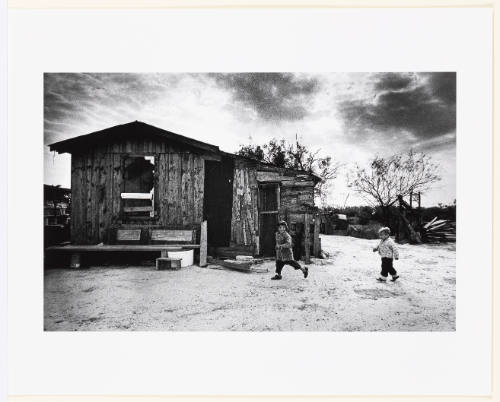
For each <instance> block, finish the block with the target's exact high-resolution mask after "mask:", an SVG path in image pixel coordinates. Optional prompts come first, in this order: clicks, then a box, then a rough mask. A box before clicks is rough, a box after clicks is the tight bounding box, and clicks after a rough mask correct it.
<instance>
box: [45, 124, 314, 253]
mask: <svg viewBox="0 0 500 402" xmlns="http://www.w3.org/2000/svg"><path fill="white" fill-rule="evenodd" d="M49 147H50V150H51V151H56V152H58V153H65V152H67V153H70V154H71V192H72V208H71V242H72V243H73V244H75V245H93V244H99V243H104V244H109V243H113V242H114V241H115V234H116V230H117V229H120V228H127V227H134V228H136V229H137V228H138V229H140V230H141V235H140V239H139V238H138V239H137V240H138V241H141V242H148V241H149V240H150V239H148V238H147V233H150V232H151V229H152V228H158V227H161V228H166V229H176V230H181V229H190V230H192V229H196V228H199V227H200V224H201V223H202V222H203V221H207V237H208V250H209V253H210V254H213V255H215V254H222V255H223V254H224V253H226V254H227V253H229V254H231V253H233V254H247V255H263V256H272V255H274V246H275V244H274V233H275V230H276V225H277V222H278V221H279V220H282V219H283V220H286V221H287V222H288V223H289V227H290V228H291V231H292V235H294V239H295V248H296V250H297V251H296V253H297V252H298V253H299V254H302V255H305V256H306V257H307V258H308V256H309V253H310V252H312V253H314V254H315V255H319V251H320V250H319V247H320V245H319V215H317V208H316V207H315V206H314V188H315V185H316V184H317V183H318V182H319V181H320V179H319V178H318V177H317V176H315V175H314V174H311V173H309V172H304V171H298V170H293V169H284V168H279V167H276V166H274V165H271V164H267V163H263V162H260V161H257V160H253V159H250V158H245V157H241V156H238V155H235V154H231V153H227V152H223V151H221V150H220V149H219V147H217V146H215V145H211V144H207V143H205V142H201V141H197V140H194V139H191V138H188V137H185V136H182V135H179V134H175V133H172V132H170V131H166V130H163V129H160V128H157V127H154V126H151V125H149V124H146V123H142V122H139V121H135V122H131V123H127V124H123V125H119V126H114V127H111V128H107V129H105V130H101V131H96V132H93V133H90V134H87V135H82V136H79V137H75V138H71V139H67V140H64V141H60V142H57V143H54V144H51V145H49ZM198 237H199V234H198Z"/></svg>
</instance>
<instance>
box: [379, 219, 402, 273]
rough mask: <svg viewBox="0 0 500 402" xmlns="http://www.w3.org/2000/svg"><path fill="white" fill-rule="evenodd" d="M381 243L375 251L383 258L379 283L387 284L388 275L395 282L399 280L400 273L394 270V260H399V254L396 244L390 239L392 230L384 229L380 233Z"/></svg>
mask: <svg viewBox="0 0 500 402" xmlns="http://www.w3.org/2000/svg"><path fill="white" fill-rule="evenodd" d="M378 234H379V237H380V243H379V244H378V246H377V247H375V248H374V249H373V252H376V251H378V253H379V254H380V257H381V258H382V271H380V276H379V277H378V278H377V281H379V282H386V281H387V276H388V274H391V276H392V279H391V281H392V282H394V281H396V279H398V278H399V275H398V273H397V272H396V270H395V269H394V266H393V260H398V259H399V252H398V248H397V246H396V243H394V241H393V240H392V239H391V238H390V234H391V229H389V228H388V227H383V228H381V229H380V230H379V231H378Z"/></svg>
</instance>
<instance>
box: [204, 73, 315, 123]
mask: <svg viewBox="0 0 500 402" xmlns="http://www.w3.org/2000/svg"><path fill="white" fill-rule="evenodd" d="M211 77H212V78H214V79H215V81H216V82H217V83H218V84H219V85H220V86H222V87H223V88H225V89H228V90H229V91H231V93H232V94H233V97H234V99H235V100H236V101H238V102H240V103H241V104H243V105H245V106H247V107H249V108H251V109H253V110H254V111H255V112H256V113H257V115H258V116H259V117H261V118H262V119H263V120H268V121H280V120H284V121H294V120H301V119H303V118H304V117H306V116H307V114H308V108H307V102H308V101H310V100H311V97H312V95H313V94H315V93H316V92H317V91H318V90H319V81H318V80H317V79H315V78H302V77H298V76H296V75H294V74H291V73H240V74H211Z"/></svg>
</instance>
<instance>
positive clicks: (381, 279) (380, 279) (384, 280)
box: [377, 276, 387, 283]
mask: <svg viewBox="0 0 500 402" xmlns="http://www.w3.org/2000/svg"><path fill="white" fill-rule="evenodd" d="M377 281H379V282H384V283H385V282H387V279H386V278H383V277H381V276H379V277H378V278H377Z"/></svg>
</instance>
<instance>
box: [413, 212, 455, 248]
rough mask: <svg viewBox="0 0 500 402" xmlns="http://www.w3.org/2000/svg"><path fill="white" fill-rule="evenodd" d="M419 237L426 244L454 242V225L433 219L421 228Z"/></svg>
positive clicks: (453, 223) (450, 222)
mask: <svg viewBox="0 0 500 402" xmlns="http://www.w3.org/2000/svg"><path fill="white" fill-rule="evenodd" d="M421 235H422V239H423V241H424V242H426V243H444V242H455V241H456V239H457V227H456V223H455V222H452V221H448V220H446V219H438V218H437V217H435V218H434V219H432V220H431V221H429V222H427V223H425V224H424V225H423V226H422V230H421Z"/></svg>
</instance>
